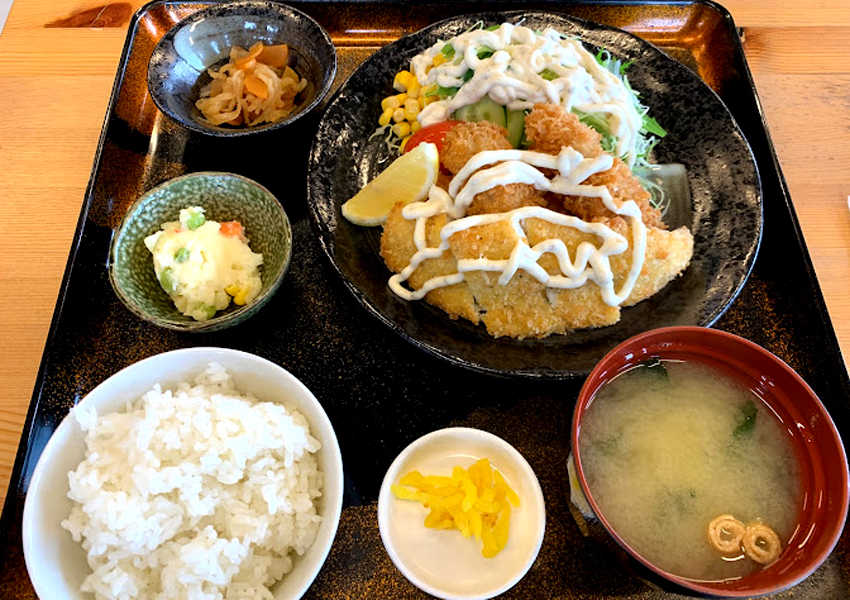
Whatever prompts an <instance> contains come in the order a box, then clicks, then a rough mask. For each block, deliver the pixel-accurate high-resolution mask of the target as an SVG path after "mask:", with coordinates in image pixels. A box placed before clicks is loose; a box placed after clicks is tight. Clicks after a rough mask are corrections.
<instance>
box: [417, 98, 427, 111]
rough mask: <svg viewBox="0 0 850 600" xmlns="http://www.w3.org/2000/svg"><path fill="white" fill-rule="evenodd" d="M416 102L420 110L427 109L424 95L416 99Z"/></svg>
mask: <svg viewBox="0 0 850 600" xmlns="http://www.w3.org/2000/svg"><path fill="white" fill-rule="evenodd" d="M416 101H417V102H418V103H419V110H422V109H423V108H425V96H424V95H422V96H419V97H418V98H417V99H416Z"/></svg>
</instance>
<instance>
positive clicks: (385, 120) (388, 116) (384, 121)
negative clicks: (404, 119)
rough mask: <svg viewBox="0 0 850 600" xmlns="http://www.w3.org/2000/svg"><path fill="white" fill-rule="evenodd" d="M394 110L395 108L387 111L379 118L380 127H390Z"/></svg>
mask: <svg viewBox="0 0 850 600" xmlns="http://www.w3.org/2000/svg"><path fill="white" fill-rule="evenodd" d="M394 110H395V109H394V108H388V109H386V110H385V111H384V112H383V113H382V114H381V116H380V117H379V118H378V125H380V126H381V127H383V126H384V125H389V124H390V121H392V118H393V111H394Z"/></svg>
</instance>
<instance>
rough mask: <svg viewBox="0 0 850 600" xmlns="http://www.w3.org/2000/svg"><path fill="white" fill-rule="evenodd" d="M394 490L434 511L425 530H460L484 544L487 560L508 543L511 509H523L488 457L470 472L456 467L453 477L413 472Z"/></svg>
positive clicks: (466, 535) (477, 463) (396, 495)
mask: <svg viewBox="0 0 850 600" xmlns="http://www.w3.org/2000/svg"><path fill="white" fill-rule="evenodd" d="M391 489H392V492H393V494H394V495H395V497H396V498H399V499H401V500H416V501H418V502H421V503H422V505H423V506H425V508H429V509H431V512H430V513H428V516H426V517H425V527H428V528H431V529H458V530H459V531H460V532H461V533H462V534H463V536H464V537H466V538H468V537H470V536H474V537H475V538H476V539H478V540H479V541H481V542H482V544H483V548H482V550H481V554H482V555H483V556H484V557H485V558H493V557H494V556H496V555H497V554H498V553H499V552H501V550H502V549H503V548H504V547H505V545H506V544H507V543H508V530H509V529H510V523H511V506H514V507H519V496H518V495H517V493H516V492H515V491H514V490H513V489H512V488H511V487H510V486H509V485H508V483H507V482H506V481H505V478H504V477H503V476H502V474H501V473H500V472H499V471H497V470H495V469H493V468H492V467H491V466H490V461H489V460H488V459H487V458H482V459H480V460H478V461H477V462H476V463H475V464H473V465H472V466H471V467H469V469H464V468H462V467H460V466H455V467H454V468H453V469H452V474H451V477H446V476H440V475H422V473H420V472H419V471H411V472H410V473H408V474H407V475H405V476H404V477H402V478H401V479H399V481H398V483H397V484H394V485H393V486H392V488H391Z"/></svg>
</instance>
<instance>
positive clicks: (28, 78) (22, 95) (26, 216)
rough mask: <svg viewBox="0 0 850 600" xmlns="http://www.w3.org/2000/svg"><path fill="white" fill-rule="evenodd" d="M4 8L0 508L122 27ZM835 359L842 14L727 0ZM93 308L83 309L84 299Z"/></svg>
mask: <svg viewBox="0 0 850 600" xmlns="http://www.w3.org/2000/svg"><path fill="white" fill-rule="evenodd" d="M142 4H143V2H142V1H141V0H132V1H131V2H116V3H110V4H103V3H102V2H97V1H89V0H15V3H14V5H13V7H12V10H11V13H10V15H9V19H8V21H7V22H6V26H5V29H4V30H3V32H2V34H0V90H2V93H0V114H2V115H3V117H2V119H0V216H2V221H0V228H2V235H0V295H2V301H3V310H2V311H0V501H2V500H4V499H5V495H6V490H7V488H8V485H9V480H10V475H11V470H12V465H13V463H14V460H15V455H16V452H17V449H18V445H19V443H20V435H21V429H22V426H23V423H24V421H25V419H26V415H27V410H28V408H29V405H30V399H31V397H32V393H33V386H34V384H35V381H36V378H37V374H38V369H39V364H40V361H41V358H42V353H43V350H44V343H45V339H46V336H47V332H48V329H49V327H50V322H51V318H52V315H53V311H54V308H55V303H56V298H57V294H58V291H59V286H60V283H61V280H62V275H63V272H64V269H65V265H66V261H67V259H68V254H69V250H70V244H71V241H72V239H73V236H74V230H75V227H76V223H77V218H78V216H79V213H80V207H81V205H82V201H83V198H84V193H85V188H86V183H87V181H88V178H89V175H90V171H91V167H92V160H93V157H94V153H95V150H96V147H97V141H98V137H99V135H100V131H101V126H102V124H103V118H104V115H105V113H106V108H107V103H108V100H109V94H110V91H111V89H112V84H113V80H114V77H115V70H116V67H117V65H118V60H119V57H120V53H121V49H122V47H123V44H124V38H125V35H126V28H127V24H128V22H129V19H130V16H131V15H132V13H133V11H135V10H136V9H137V8H138V7H139V6H141V5H142ZM723 4H724V6H725V7H726V8H727V9H728V10H729V11H730V12H731V14H732V16H733V18H734V20H735V23H736V25H737V26H738V27H739V28H740V29H741V30H742V35H743V39H744V47H745V51H746V55H747V59H748V61H749V64H750V68H751V70H752V72H753V76H754V78H755V81H756V86H757V88H758V92H759V96H760V99H761V102H762V104H763V108H764V112H765V113H766V115H767V121H768V125H769V128H770V133H771V136H772V139H773V142H774V145H775V147H776V151H777V154H778V156H779V160H780V163H781V166H782V169H783V172H784V175H785V177H786V179H787V182H788V186H789V188H790V192H791V197H792V198H793V202H794V207H795V209H796V211H797V215H798V218H799V220H800V222H801V225H802V228H803V232H804V234H805V238H806V243H807V245H808V248H809V252H810V254H811V257H812V260H813V262H814V265H815V268H816V271H817V274H818V278H819V280H820V284H821V287H822V290H823V293H824V296H825V298H826V302H827V306H828V308H829V311H830V315H831V318H832V322H833V325H834V327H835V330H836V333H837V335H838V339H839V342H840V344H841V347H842V349H843V351H844V353H845V355H846V353H847V351H848V350H850V294H848V293H847V289H848V281H850V210H848V196H850V166H849V165H850V50H848V46H847V44H846V40H847V39H850V3H848V2H847V1H846V0H841V1H838V2H835V1H832V0H798V1H796V2H793V3H791V2H775V1H774V0H727V1H725V2H724V3H723ZM95 301H96V299H95Z"/></svg>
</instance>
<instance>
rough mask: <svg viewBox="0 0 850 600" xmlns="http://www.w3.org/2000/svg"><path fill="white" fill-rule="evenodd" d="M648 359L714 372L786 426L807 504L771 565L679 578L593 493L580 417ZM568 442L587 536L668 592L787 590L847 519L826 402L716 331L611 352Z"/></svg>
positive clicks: (842, 470) (839, 450)
mask: <svg viewBox="0 0 850 600" xmlns="http://www.w3.org/2000/svg"><path fill="white" fill-rule="evenodd" d="M650 358H659V359H661V360H682V361H688V362H692V363H699V364H702V365H705V366H707V367H710V368H713V369H714V370H716V371H719V372H720V373H722V374H725V375H726V376H728V377H730V378H732V379H733V380H737V381H738V382H740V383H742V384H744V385H745V386H747V387H748V388H749V389H751V390H753V391H754V392H755V393H756V394H757V395H758V396H759V397H761V398H762V399H763V400H764V402H765V403H766V404H767V405H768V406H769V407H770V409H772V410H773V411H774V412H775V414H776V416H777V417H778V418H779V419H780V420H781V421H782V423H783V424H784V425H785V426H786V428H787V430H788V432H789V436H788V437H789V439H790V441H791V445H792V447H793V451H794V454H795V457H796V459H797V462H798V463H799V473H800V479H801V481H800V489H801V493H802V494H803V499H802V501H801V503H800V506H801V508H800V509H799V513H798V522H799V527H798V528H797V529H796V531H795V533H794V534H793V535H792V537H791V539H790V540H787V544H784V549H783V552H782V554H781V555H780V556H779V558H778V559H777V560H776V561H775V562H773V563H772V564H770V565H768V566H766V567H764V568H763V569H761V570H759V571H757V572H754V573H752V574H750V575H747V576H744V577H742V578H739V579H734V580H726V581H718V582H706V581H695V580H691V579H687V578H683V577H679V576H677V575H674V574H672V573H668V572H665V571H664V570H663V569H660V568H659V567H657V566H656V565H654V564H652V563H651V562H650V561H648V560H647V559H645V558H644V557H642V556H641V555H640V554H638V553H637V552H636V551H635V550H634V549H633V548H631V547H630V546H629V544H628V543H627V542H626V541H625V540H624V539H623V538H621V537H620V535H619V534H618V533H617V531H616V530H615V529H614V528H613V527H612V526H611V524H610V522H609V521H608V520H607V518H606V515H605V513H604V512H602V511H601V510H600V508H599V504H598V502H597V500H598V499H597V498H595V497H594V496H593V493H592V492H591V490H590V489H589V486H588V483H587V479H586V477H585V472H584V470H583V468H582V457H581V451H580V447H579V439H580V436H581V428H582V419H583V417H584V415H585V414H586V411H587V410H588V407H589V405H590V404H591V402H592V400H593V398H594V395H595V394H596V392H597V391H598V390H599V389H600V387H602V386H603V385H604V384H606V383H607V382H609V381H611V380H612V379H614V378H615V377H617V376H618V375H620V374H622V373H624V372H625V371H628V370H630V369H632V368H634V367H636V366H638V365H640V364H641V363H643V362H644V361H646V360H647V359H650ZM571 442H572V449H573V455H572V457H571V461H572V462H571V465H570V469H571V472H570V484H571V487H573V489H572V490H571V500H572V503H573V505H574V507H575V508H576V509H577V510H580V511H581V513H582V514H583V516H584V517H587V519H586V521H584V522H583V521H582V519H579V521H580V523H582V525H583V528H584V529H585V532H586V533H588V532H592V531H593V530H594V529H593V527H594V526H595V527H596V528H597V530H603V529H604V534H603V535H604V536H607V539H606V540H605V542H607V543H609V545H611V546H614V547H615V548H618V550H621V552H620V554H621V555H623V554H624V555H625V557H626V558H627V563H628V564H629V565H631V566H632V567H635V569H634V570H635V571H636V574H638V575H639V576H641V577H643V578H644V579H646V580H648V581H650V582H652V583H655V584H657V585H659V586H660V587H662V588H666V589H669V590H671V591H678V592H686V593H691V594H698V595H706V596H721V597H751V596H761V595H766V594H772V593H775V592H779V591H782V590H784V589H787V588H789V587H791V586H793V585H796V584H798V583H800V582H801V581H803V580H804V579H805V578H806V577H808V576H809V575H811V574H812V573H813V572H814V571H815V570H816V569H817V568H818V567H819V566H820V565H821V563H823V562H824V561H825V560H826V558H827V557H828V556H829V554H830V552H832V550H833V548H834V547H835V545H836V543H837V542H838V539H839V537H840V535H841V532H842V530H843V528H844V523H845V520H846V518H847V510H848V497H850V494H848V466H847V456H846V453H845V451H844V446H843V444H842V442H841V438H840V436H839V434H838V431H837V430H836V428H835V424H834V423H833V421H832V419H831V418H830V416H829V414H828V413H827V411H826V409H825V408H824V405H823V404H822V403H821V401H820V400H819V399H818V397H817V395H816V394H815V393H814V391H812V389H811V388H810V387H809V386H808V385H807V384H806V382H805V381H803V379H802V378H801V377H800V376H799V375H798V374H797V373H796V372H795V371H794V370H793V369H791V367H789V366H788V365H787V364H785V363H784V362H783V361H782V360H781V359H779V358H778V357H776V356H775V355H774V354H772V353H770V352H769V351H767V350H765V349H764V348H762V347H760V346H758V345H756V344H754V343H752V342H750V341H748V340H745V339H743V338H741V337H738V336H736V335H733V334H730V333H726V332H723V331H719V330H716V329H709V328H704V327H668V328H663V329H656V330H653V331H648V332H646V333H643V334H640V335H637V336H635V337H633V338H631V339H629V340H627V341H625V342H623V343H622V344H620V345H619V346H617V347H616V348H614V349H613V350H611V352H609V353H608V354H607V355H606V356H605V357H604V358H603V359H602V360H601V361H600V362H599V364H597V365H596V367H595V368H594V369H593V371H591V373H590V375H589V376H588V378H587V380H586V381H585V383H584V386H583V387H582V390H581V392H580V394H579V398H578V402H577V403H576V408H575V412H574V414H573V424H572V439H571ZM576 486H579V489H576ZM588 512H589V513H590V514H588ZM588 524H589V527H588ZM599 524H601V526H602V527H599ZM611 540H613V541H614V542H616V544H613V543H611ZM785 541H786V540H783V542H785ZM622 551H624V552H622Z"/></svg>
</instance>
